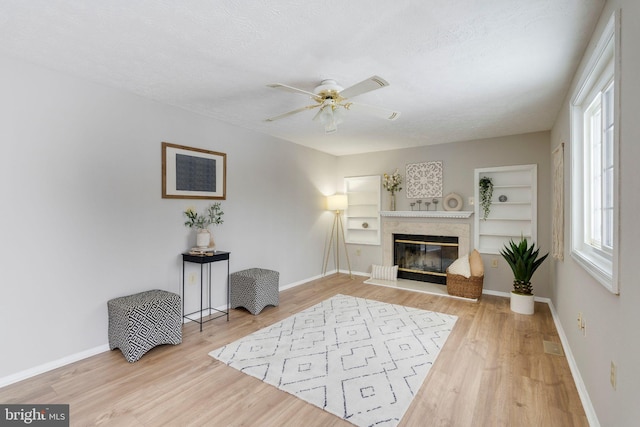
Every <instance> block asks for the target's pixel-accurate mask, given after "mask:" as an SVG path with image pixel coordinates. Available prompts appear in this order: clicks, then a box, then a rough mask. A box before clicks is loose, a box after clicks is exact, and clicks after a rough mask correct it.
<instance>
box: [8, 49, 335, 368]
mask: <svg viewBox="0 0 640 427" xmlns="http://www.w3.org/2000/svg"><path fill="white" fill-rule="evenodd" d="M0 93H1V94H2V96H0V117H2V119H1V123H2V124H1V125H0V143H1V146H2V152H1V154H0V194H1V197H2V208H1V209H0V239H1V240H0V342H1V343H2V348H3V351H2V355H1V356H0V357H1V363H0V379H2V378H7V377H8V376H14V377H15V376H16V375H17V374H18V373H20V372H24V371H25V370H30V369H33V368H34V367H38V366H41V365H43V364H46V363H48V362H52V361H55V360H58V359H62V358H65V357H68V356H70V355H73V354H76V353H81V352H86V351H89V350H91V349H95V348H96V347H100V346H104V345H105V344H106V343H107V301H108V300H109V299H111V298H114V297H118V296H122V295H128V294H132V293H135V292H140V291H143V290H148V289H153V288H160V289H166V290H169V291H173V292H178V291H179V289H180V285H179V284H180V279H181V267H182V263H181V258H180V253H181V252H183V251H185V250H187V249H188V248H190V247H192V246H194V244H195V234H194V233H195V232H194V231H193V230H190V229H188V228H186V227H184V225H183V223H184V220H185V218H184V216H183V211H184V210H185V208H187V207H188V206H191V205H193V206H195V207H196V208H198V210H200V211H201V210H203V209H204V207H205V206H207V205H208V202H207V201H193V200H170V199H162V198H161V142H162V141H167V142H171V143H176V144H182V145H187V146H194V147H200V148H205V149H210V150H215V151H221V152H225V153H227V156H228V158H227V162H228V163H227V168H228V170H227V195H228V196H227V200H226V201H223V202H222V204H223V209H224V211H225V215H224V220H225V222H224V224H222V225H221V226H218V227H213V228H212V231H213V233H214V235H215V240H216V242H217V247H218V248H219V249H221V250H228V251H231V253H232V254H231V271H232V272H233V271H237V270H240V269H243V268H247V267H264V268H271V269H275V270H278V271H280V274H281V275H280V285H281V286H284V285H287V284H291V283H296V282H299V281H303V280H307V279H309V278H311V277H314V276H317V275H319V274H320V273H321V271H322V256H323V249H324V247H323V245H324V241H325V237H326V232H327V229H328V228H329V226H330V224H331V220H332V218H333V217H332V216H331V213H330V212H326V211H325V210H324V197H323V195H324V194H329V193H333V192H334V191H335V175H334V170H335V164H336V158H335V157H333V156H329V155H326V154H322V153H320V152H317V151H314V150H310V149H307V148H303V147H301V146H298V145H294V144H290V143H287V142H283V141H281V140H277V139H274V138H269V137H266V136H264V135H258V134H255V133H252V132H249V131H245V130H242V129H239V128H236V127H232V126H229V125H226V124H222V123H219V122H217V121H215V120H212V119H209V118H206V117H203V116H199V115H196V114H193V113H190V112H186V111H184V110H180V109H176V108H173V107H169V106H164V105H161V104H158V103H155V102H152V101H148V100H145V99H142V98H139V97H136V96H133V95H130V94H127V93H124V92H121V91H118V90H113V89H110V88H106V87H103V86H99V85H95V84H92V83H90V82H85V81H81V80H78V79H75V78H72V77H69V76H66V75H62V74H59V73H57V72H53V71H50V70H46V69H43V68H40V67H35V66H32V65H30V64H27V63H24V62H20V61H15V60H13V59H10V58H6V57H0ZM225 272H226V271H225V269H224V268H223V266H222V265H220V266H218V265H216V267H214V283H218V284H221V279H224V273H225ZM189 286H190V287H189ZM189 286H188V289H187V297H189V296H190V295H193V296H195V295H196V294H197V287H196V286H195V285H189ZM225 295H226V294H225V292H224V288H223V287H222V286H219V287H218V289H217V290H216V292H215V293H214V306H218V305H223V304H224V303H225V302H226V296H225ZM193 302H195V301H193Z"/></svg>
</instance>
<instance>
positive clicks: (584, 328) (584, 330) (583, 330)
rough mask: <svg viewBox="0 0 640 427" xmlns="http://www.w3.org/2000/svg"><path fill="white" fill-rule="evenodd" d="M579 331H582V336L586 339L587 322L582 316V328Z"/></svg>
mask: <svg viewBox="0 0 640 427" xmlns="http://www.w3.org/2000/svg"><path fill="white" fill-rule="evenodd" d="M580 329H582V336H583V337H586V336H587V320H586V319H585V318H584V316H582V327H581V328H580Z"/></svg>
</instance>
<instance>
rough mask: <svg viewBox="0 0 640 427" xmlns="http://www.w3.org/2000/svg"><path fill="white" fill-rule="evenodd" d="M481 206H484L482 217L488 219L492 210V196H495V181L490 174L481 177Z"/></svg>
mask: <svg viewBox="0 0 640 427" xmlns="http://www.w3.org/2000/svg"><path fill="white" fill-rule="evenodd" d="M479 186H480V206H482V219H487V217H488V216H489V212H491V198H492V197H493V181H492V180H491V178H489V177H488V176H483V177H482V178H480V182H479Z"/></svg>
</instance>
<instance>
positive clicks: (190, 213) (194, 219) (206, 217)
mask: <svg viewBox="0 0 640 427" xmlns="http://www.w3.org/2000/svg"><path fill="white" fill-rule="evenodd" d="M184 214H185V215H186V217H187V221H185V223H184V225H185V226H186V227H189V228H196V229H197V230H198V234H197V235H196V246H197V247H198V248H206V249H212V248H213V247H214V246H215V245H214V242H213V236H212V235H211V232H210V231H209V226H210V225H212V224H213V225H219V224H222V223H223V222H224V220H223V219H222V215H224V212H223V211H222V205H221V204H220V202H216V203H213V204H211V205H210V206H209V207H208V208H207V210H206V211H205V213H204V214H199V213H197V212H195V210H194V209H193V208H192V207H190V208H187V210H186V211H184Z"/></svg>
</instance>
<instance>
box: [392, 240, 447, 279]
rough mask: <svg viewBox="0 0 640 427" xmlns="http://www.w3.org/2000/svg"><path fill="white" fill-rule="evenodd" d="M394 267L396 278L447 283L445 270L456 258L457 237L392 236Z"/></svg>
mask: <svg viewBox="0 0 640 427" xmlns="http://www.w3.org/2000/svg"><path fill="white" fill-rule="evenodd" d="M393 237H394V239H393V240H394V251H393V252H394V264H395V265H397V266H398V277H400V278H404V279H409V280H419V281H422V282H431V283H440V284H445V283H446V278H447V277H446V276H447V274H446V271H447V268H448V267H449V266H450V265H451V264H452V263H453V262H454V261H455V260H456V259H457V258H458V238H457V237H450V236H420V235H412V234H394V235H393Z"/></svg>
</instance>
